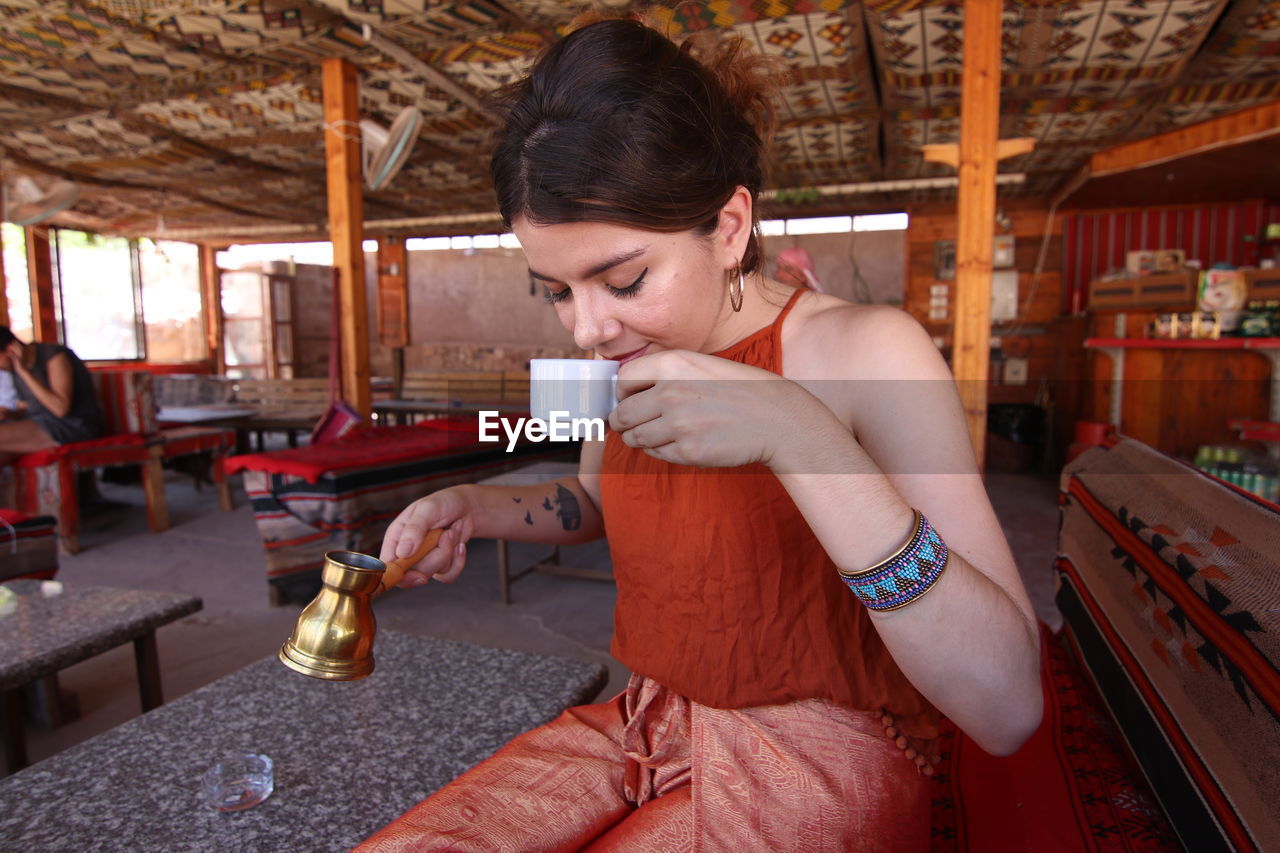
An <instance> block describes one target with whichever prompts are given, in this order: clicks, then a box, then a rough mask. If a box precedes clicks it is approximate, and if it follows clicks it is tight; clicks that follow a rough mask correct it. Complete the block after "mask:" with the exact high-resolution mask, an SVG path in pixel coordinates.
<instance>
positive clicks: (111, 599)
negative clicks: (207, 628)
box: [0, 580, 204, 771]
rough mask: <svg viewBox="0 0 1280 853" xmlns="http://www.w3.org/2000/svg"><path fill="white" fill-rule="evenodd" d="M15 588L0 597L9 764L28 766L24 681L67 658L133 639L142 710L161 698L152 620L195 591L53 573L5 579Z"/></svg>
mask: <svg viewBox="0 0 1280 853" xmlns="http://www.w3.org/2000/svg"><path fill="white" fill-rule="evenodd" d="M3 586H4V587H6V588H7V589H9V590H11V591H12V592H13V593H15V596H14V598H13V599H12V600H10V601H9V602H8V603H7V604H4V603H3V602H0V693H2V694H3V697H4V747H5V754H6V757H7V759H8V767H9V769H10V770H11V771H12V770H17V769H20V768H22V767H25V766H26V763H27V751H26V741H25V736H24V733H23V730H22V688H23V687H24V686H25V685H28V684H32V683H35V682H38V681H40V680H41V679H45V678H47V677H49V676H52V675H54V674H55V673H57V672H58V670H60V669H65V668H66V667H68V666H71V665H72V664H73V663H79V662H80V661H82V660H86V659H88V658H91V657H93V656H94V655H99V654H102V653H103V652H105V651H107V650H109V649H114V648H115V647H116V646H119V645H123V644H124V643H127V642H129V641H130V640H132V641H133V648H134V658H135V660H136V662H137V666H138V690H139V693H140V694H141V699H142V710H143V711H149V710H151V709H152V708H155V707H157V706H159V705H160V704H161V702H163V701H164V697H163V693H162V691H161V688H160V660H159V657H158V655H157V653H156V628H158V627H160V626H161V625H165V624H168V623H169V622H173V621H175V620H177V619H181V618H182V617H183V616H186V615H188V614H191V613H195V612H196V611H197V610H199V609H200V608H201V607H203V606H204V605H203V602H202V601H201V600H200V599H199V598H197V597H196V596H194V595H186V594H184V593H177V592H159V591H154V590H138V589H111V588H108V587H91V586H86V587H80V586H72V585H64V584H61V583H57V582H51V581H32V580H22V581H9V582H8V583H5V584H3Z"/></svg>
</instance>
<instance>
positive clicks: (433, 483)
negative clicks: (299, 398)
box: [228, 427, 576, 604]
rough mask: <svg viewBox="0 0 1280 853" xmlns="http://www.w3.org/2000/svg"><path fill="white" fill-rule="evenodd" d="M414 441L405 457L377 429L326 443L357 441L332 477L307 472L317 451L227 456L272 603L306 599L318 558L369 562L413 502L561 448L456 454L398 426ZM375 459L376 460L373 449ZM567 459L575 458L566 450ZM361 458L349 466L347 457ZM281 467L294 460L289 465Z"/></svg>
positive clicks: (491, 448) (472, 449)
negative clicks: (261, 555)
mask: <svg viewBox="0 0 1280 853" xmlns="http://www.w3.org/2000/svg"><path fill="white" fill-rule="evenodd" d="M404 429H407V430H414V431H416V432H417V433H418V434H420V435H421V447H422V448H423V450H422V451H421V452H420V453H419V454H418V455H417V456H416V457H411V458H406V455H405V444H404V440H403V435H401V440H398V441H387V442H380V440H379V435H380V434H381V433H382V432H383V430H386V432H387V434H388V436H390V435H391V434H392V431H391V428H387V427H379V428H375V429H372V430H363V431H360V432H358V433H353V434H351V435H348V436H344V437H343V438H342V439H340V440H339V441H337V442H334V443H333V444H327V445H323V446H322V447H323V448H334V447H337V446H338V445H344V446H345V445H349V444H351V443H352V442H353V441H355V440H361V441H362V443H363V444H364V445H365V446H364V447H363V448H359V449H355V448H351V447H346V449H345V451H344V452H342V453H340V454H335V460H341V461H337V462H336V464H339V465H340V466H341V467H339V468H338V469H337V470H330V471H324V472H322V473H320V474H319V475H318V476H317V475H316V473H317V472H315V471H314V470H312V463H313V462H314V459H315V456H316V453H315V451H316V450H317V448H309V447H303V448H298V449H297V450H281V451H275V452H270V453H257V454H252V455H245V456H235V457H232V458H231V459H230V460H229V461H228V470H229V472H235V471H242V472H243V474H244V489H245V493H246V494H247V495H248V496H249V501H250V503H251V504H252V506H253V513H254V519H255V521H256V522H257V525H258V533H259V535H260V536H261V537H262V547H263V551H264V552H265V554H266V571H267V582H268V584H269V585H270V587H271V592H272V596H271V597H272V601H273V602H274V603H277V604H279V603H284V602H285V601H290V600H293V601H297V600H301V601H302V602H303V603H305V601H307V600H310V598H311V597H312V596H313V595H314V594H315V591H316V590H317V589H319V578H320V568H321V566H322V565H323V563H324V555H325V553H326V552H327V551H335V550H351V551H361V552H364V553H366V554H373V555H377V553H378V550H379V548H380V547H381V544H382V536H383V534H384V533H385V532H386V529H387V526H388V525H389V524H390V523H391V521H392V519H394V518H395V517H396V515H398V514H399V512H400V511H401V510H402V509H404V508H405V507H406V506H408V505H409V504H410V503H412V502H413V501H415V500H417V499H418V498H420V497H423V496H425V495H427V494H429V493H431V492H434V491H437V490H439V489H443V488H446V487H448V486H454V485H458V484H460V483H472V482H475V481H477V480H481V479H484V478H485V477H491V476H494V475H497V474H501V473H503V472H505V471H509V470H512V469H515V468H518V467H521V466H523V465H527V464H530V463H531V462H536V461H540V460H544V459H549V458H556V457H559V456H561V455H562V454H564V453H565V450H564V445H556V444H545V443H544V444H523V445H519V446H517V447H516V449H515V450H514V451H513V452H512V453H506V452H505V451H504V450H503V449H501V447H500V446H496V445H484V446H483V449H480V446H478V445H475V444H474V443H468V445H467V446H465V447H462V448H458V447H456V446H452V443H450V442H446V443H444V444H442V443H441V442H440V441H439V435H438V434H437V433H436V432H435V431H433V430H427V429H420V428H418V427H407V428H404ZM380 447H381V448H382V449H383V451H385V453H386V455H385V456H384V457H383V458H381V459H380V458H378V456H377V451H378V449H379V448H380ZM572 452H576V448H573V451H572ZM355 455H363V457H364V458H363V461H362V463H361V464H360V465H359V466H353V465H352V464H351V461H350V457H352V456H355ZM291 460H304V461H305V462H306V464H304V465H295V464H292V462H291Z"/></svg>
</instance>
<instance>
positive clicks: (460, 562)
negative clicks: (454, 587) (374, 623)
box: [379, 487, 475, 587]
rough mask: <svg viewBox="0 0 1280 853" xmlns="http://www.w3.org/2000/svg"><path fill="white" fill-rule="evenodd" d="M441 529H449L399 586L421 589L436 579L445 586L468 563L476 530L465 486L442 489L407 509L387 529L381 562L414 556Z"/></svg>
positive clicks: (456, 577)
mask: <svg viewBox="0 0 1280 853" xmlns="http://www.w3.org/2000/svg"><path fill="white" fill-rule="evenodd" d="M439 527H443V528H446V529H445V531H444V533H443V534H442V535H441V537H440V541H439V542H438V543H437V544H436V547H435V548H432V549H431V550H430V551H428V552H427V554H426V556H425V557H423V558H422V559H421V560H419V561H418V562H417V563H416V564H415V565H413V566H410V567H408V568H407V571H405V574H404V577H403V578H401V579H400V582H399V583H398V584H396V586H402V587H415V586H421V585H422V584H424V583H426V582H427V581H428V580H430V579H431V578H433V577H434V578H435V579H436V580H438V581H443V582H444V583H452V582H453V581H455V580H457V579H458V575H459V574H461V573H462V568H463V566H465V565H466V562H467V547H466V546H467V541H468V540H469V539H470V538H471V535H472V533H473V532H474V530H475V520H474V518H473V510H472V507H471V503H470V502H469V501H468V500H467V498H466V489H465V487H454V488H451V489H442V490H441V491H438V492H434V493H432V494H430V495H427V496H426V497H425V498H419V499H418V500H416V501H414V502H413V503H411V504H409V505H408V506H407V507H405V508H404V510H402V511H401V513H400V514H399V515H398V516H396V519H395V521H393V522H391V526H390V527H389V528H387V535H386V536H385V537H384V538H383V540H382V551H381V553H380V554H379V559H381V560H382V561H383V562H384V563H390V562H391V561H392V560H395V559H396V558H397V557H407V556H409V555H411V554H412V553H413V552H414V551H415V550H417V548H418V546H419V545H420V544H421V543H422V541H423V539H424V538H425V537H426V535H427V533H428V532H430V531H432V530H435V529H436V528H439Z"/></svg>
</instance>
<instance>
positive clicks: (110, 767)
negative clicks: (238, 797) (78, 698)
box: [0, 631, 606, 853]
mask: <svg viewBox="0 0 1280 853" xmlns="http://www.w3.org/2000/svg"><path fill="white" fill-rule="evenodd" d="M374 655H375V659H376V662H377V668H376V669H375V671H374V673H373V675H371V676H370V677H368V678H366V679H363V680H361V681H350V682H326V681H319V680H315V679H311V678H307V677H305V676H302V675H299V674H297V673H295V672H292V671H291V670H289V669H287V668H286V667H285V666H284V665H283V664H281V663H280V662H279V660H277V659H276V656H275V655H271V656H270V657H268V658H265V659H263V660H260V661H258V662H257V663H254V664H251V665H250V666H248V667H245V668H244V669H242V670H240V671H238V672H235V673H232V674H231V675H228V676H226V677H224V678H221V679H219V680H218V681H215V682H213V683H212V684H208V685H206V686H205V687H202V688H200V689H199V690H196V691H194V692H192V693H189V694H187V695H186V696H183V697H181V698H179V699H176V700H174V701H173V702H170V703H169V704H167V705H165V706H163V707H161V708H158V709H156V710H154V711H150V712H148V713H146V714H143V715H142V716H141V717H138V718H137V719H134V720H130V721H129V722H127V723H124V724H123V725H120V726H118V727H116V728H114V729H112V730H111V731H108V732H105V733H103V734H101V735H99V736H97V737H95V738H93V739H92V740H89V741H86V742H85V743H82V744H79V745H78V746H75V747H72V748H71V749H68V750H67V751H65V752H62V753H59V754H58V755H55V756H53V757H51V758H48V759H46V760H44V761H42V762H40V763H38V764H36V765H33V766H31V767H28V768H27V769H25V770H22V771H20V772H18V773H16V774H14V775H13V776H10V777H8V778H5V779H0V850H5V851H8V850H32V851H37V850H38V851H42V853H46V852H47V853H54V852H55V851H77V852H78V853H79V851H117V850H119V851H130V853H134V851H165V853H179V852H180V851H236V853H251V852H252V851H264V853H268V851H269V853H287V851H330V850H332V851H341V850H349V849H350V848H351V847H352V846H354V845H355V844H357V843H359V842H360V841H362V840H364V839H365V838H367V837H368V836H369V835H371V834H372V833H373V832H374V831H376V830H377V829H379V828H380V827H382V826H384V825H386V824H387V823H389V822H391V821H392V820H394V819H395V818H396V817H398V816H399V815H401V814H403V813H404V812H405V811H407V810H408V809H409V808H410V807H411V806H413V805H415V804H416V803H418V802H419V801H421V800H422V799H423V798H424V797H426V795H427V794H429V793H430V792H432V791H434V790H436V789H437V788H439V787H441V786H442V785H444V784H445V783H447V782H448V781H450V780H451V779H453V778H454V777H456V776H458V775H459V774H460V773H462V772H463V771H464V770H466V769H467V768H469V767H471V766H473V765H474V764H476V763H477V762H479V761H480V760H482V759H483V758H485V757H487V756H488V755H490V754H492V753H493V752H494V751H495V750H496V749H497V748H498V747H500V746H501V745H502V744H504V743H506V742H507V741H508V740H510V739H511V738H512V737H514V736H515V735H517V734H519V733H521V732H523V731H526V730H528V729H530V728H533V727H535V726H538V725H541V724H542V723H545V722H548V721H550V720H552V719H553V718H555V717H556V716H557V715H558V714H559V713H560V712H561V711H562V710H563V709H564V708H566V707H569V706H571V705H575V704H581V703H583V702H588V701H590V700H591V699H593V698H594V697H595V695H596V694H597V693H598V692H599V691H600V689H601V688H602V687H603V686H604V684H605V681H606V670H605V668H604V667H603V666H601V665H599V664H595V663H583V662H581V661H574V660H569V659H566V658H558V657H549V656H545V655H535V654H529V653H525V652H514V651H507V650H502V649H490V648H485V647H482V646H475V645H470V644H466V643H456V642H450V641H446V640H439V639H435V638H432V637H420V636H412V635H408V634H401V633H397V632H392V631H380V632H379V634H378V638H377V641H376V643H375V648H374ZM241 752H259V753H264V754H266V755H268V756H270V757H271V758H272V760H273V761H274V763H275V791H274V793H272V794H271V796H270V797H269V798H268V799H267V800H266V801H265V802H263V803H261V804H259V805H257V806H255V807H253V808H250V809H247V810H245V811H240V812H226V813H223V812H217V811H214V810H213V809H211V808H210V807H208V806H207V805H205V804H204V803H203V802H201V800H200V799H199V782H198V780H199V776H200V774H201V773H202V772H203V771H204V770H205V769H206V768H207V767H208V766H209V765H211V764H212V763H213V761H214V758H215V756H217V755H220V754H227V753H241Z"/></svg>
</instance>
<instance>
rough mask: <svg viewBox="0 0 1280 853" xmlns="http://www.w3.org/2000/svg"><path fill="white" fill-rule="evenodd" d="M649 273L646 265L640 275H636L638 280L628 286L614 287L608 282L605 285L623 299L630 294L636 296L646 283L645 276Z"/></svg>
mask: <svg viewBox="0 0 1280 853" xmlns="http://www.w3.org/2000/svg"><path fill="white" fill-rule="evenodd" d="M648 274H649V268H648V267H645V268H644V269H643V270H641V271H640V275H638V276H636V280H635V281H633V282H631V283H630V284H628V285H627V286H626V287H614V286H613V285H611V284H606V285H605V287H607V288H609V290H610V292H612V293H613V295H614V296H619V297H622V298H623V299H625V298H627V297H628V296H635V295H636V294H637V293H639V292H640V287H641V286H642V285H643V284H644V277H645V276H646V275H648Z"/></svg>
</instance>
